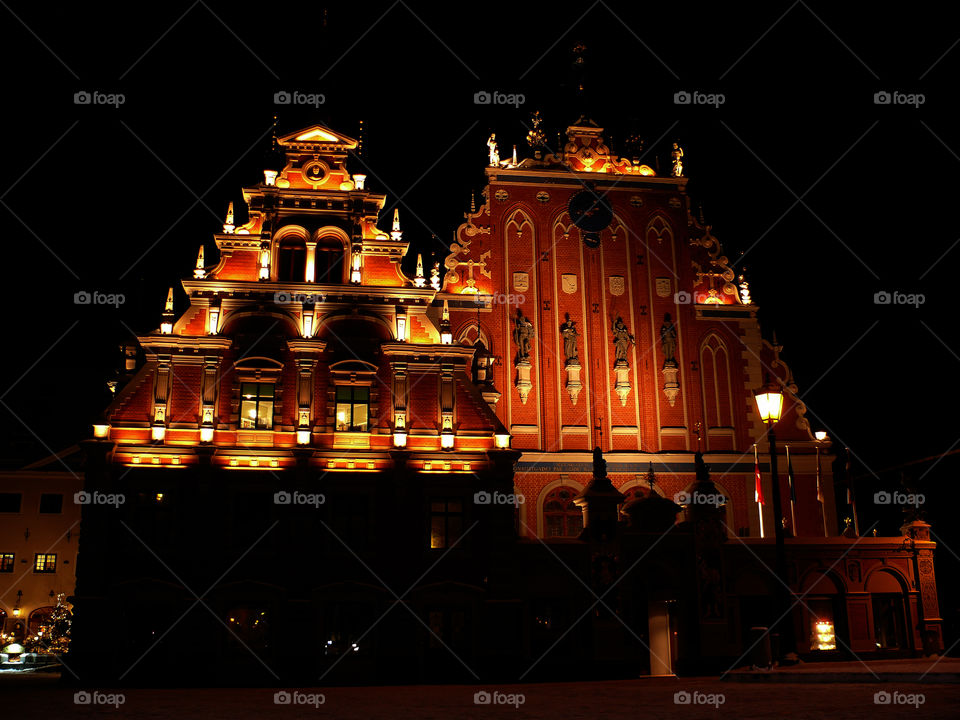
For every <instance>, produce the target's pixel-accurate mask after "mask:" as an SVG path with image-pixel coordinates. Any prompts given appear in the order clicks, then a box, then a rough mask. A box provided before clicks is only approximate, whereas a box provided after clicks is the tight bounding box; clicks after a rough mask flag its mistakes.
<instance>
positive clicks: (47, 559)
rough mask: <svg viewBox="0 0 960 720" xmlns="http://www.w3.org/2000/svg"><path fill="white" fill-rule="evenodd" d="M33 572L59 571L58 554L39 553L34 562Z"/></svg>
mask: <svg viewBox="0 0 960 720" xmlns="http://www.w3.org/2000/svg"><path fill="white" fill-rule="evenodd" d="M33 571H34V572H37V573H52V572H56V571H57V554H56V553H37V557H36V559H35V560H34V561H33Z"/></svg>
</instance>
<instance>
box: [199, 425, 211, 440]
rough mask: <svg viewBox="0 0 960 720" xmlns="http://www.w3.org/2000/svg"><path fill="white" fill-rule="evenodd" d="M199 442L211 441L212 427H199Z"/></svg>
mask: <svg viewBox="0 0 960 720" xmlns="http://www.w3.org/2000/svg"><path fill="white" fill-rule="evenodd" d="M200 442H202V443H211V442H213V428H212V427H202V428H200Z"/></svg>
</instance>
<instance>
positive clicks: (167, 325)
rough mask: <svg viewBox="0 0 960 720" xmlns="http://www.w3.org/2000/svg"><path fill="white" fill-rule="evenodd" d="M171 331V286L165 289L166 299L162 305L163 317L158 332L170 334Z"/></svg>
mask: <svg viewBox="0 0 960 720" xmlns="http://www.w3.org/2000/svg"><path fill="white" fill-rule="evenodd" d="M172 332H173V288H170V289H169V290H168V291H167V301H166V303H164V306H163V319H162V320H161V321H160V333H161V334H162V335H170V334H171V333H172Z"/></svg>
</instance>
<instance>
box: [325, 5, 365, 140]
mask: <svg viewBox="0 0 960 720" xmlns="http://www.w3.org/2000/svg"><path fill="white" fill-rule="evenodd" d="M324 12H326V11H324ZM357 157H363V120H361V121H360V130H359V131H358V132H357Z"/></svg>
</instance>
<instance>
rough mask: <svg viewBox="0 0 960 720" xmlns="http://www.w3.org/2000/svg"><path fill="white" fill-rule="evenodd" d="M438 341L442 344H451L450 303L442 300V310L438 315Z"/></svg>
mask: <svg viewBox="0 0 960 720" xmlns="http://www.w3.org/2000/svg"><path fill="white" fill-rule="evenodd" d="M440 342H441V344H443V345H452V344H453V331H452V329H451V328H450V304H449V303H448V302H447V301H446V300H444V301H443V312H442V313H441V315H440Z"/></svg>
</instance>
